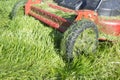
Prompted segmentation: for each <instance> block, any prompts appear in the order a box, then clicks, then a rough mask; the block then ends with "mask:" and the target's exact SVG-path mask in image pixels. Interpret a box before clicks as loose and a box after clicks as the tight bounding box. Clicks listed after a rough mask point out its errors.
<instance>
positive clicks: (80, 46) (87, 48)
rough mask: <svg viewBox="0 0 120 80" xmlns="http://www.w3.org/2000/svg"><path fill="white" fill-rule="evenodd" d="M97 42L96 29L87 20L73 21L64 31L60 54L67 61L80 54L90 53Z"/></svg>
mask: <svg viewBox="0 0 120 80" xmlns="http://www.w3.org/2000/svg"><path fill="white" fill-rule="evenodd" d="M97 44H98V29H97V27H96V25H95V24H94V23H93V22H92V21H89V20H82V21H78V22H76V23H74V24H73V25H72V26H70V28H69V29H68V30H67V31H66V32H65V33H64V37H63V39H62V42H61V54H62V57H63V59H65V61H67V62H69V61H71V60H73V58H74V57H77V56H78V55H80V54H88V53H92V52H94V51H95V50H96V48H97Z"/></svg>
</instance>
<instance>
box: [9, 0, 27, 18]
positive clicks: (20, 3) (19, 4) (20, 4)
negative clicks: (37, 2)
mask: <svg viewBox="0 0 120 80" xmlns="http://www.w3.org/2000/svg"><path fill="white" fill-rule="evenodd" d="M26 2H27V0H19V1H18V2H16V3H15V5H14V6H13V9H12V11H11V13H10V15H9V17H10V19H13V18H14V17H15V16H16V14H17V12H18V10H19V9H20V8H21V7H23V6H25V3H26Z"/></svg>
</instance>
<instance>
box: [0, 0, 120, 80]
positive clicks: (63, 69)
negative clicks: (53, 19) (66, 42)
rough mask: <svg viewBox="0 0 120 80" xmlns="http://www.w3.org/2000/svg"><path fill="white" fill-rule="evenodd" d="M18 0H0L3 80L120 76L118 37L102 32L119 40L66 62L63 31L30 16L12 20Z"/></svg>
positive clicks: (112, 79)
mask: <svg viewBox="0 0 120 80" xmlns="http://www.w3.org/2000/svg"><path fill="white" fill-rule="evenodd" d="M16 1H17V0H1V1H0V80H43V79H45V80H56V79H58V80H93V79H95V80H98V79H100V80H119V79H120V76H119V75H120V63H119V62H120V42H119V40H120V38H119V37H113V36H108V35H104V34H100V36H102V37H107V38H108V39H110V40H118V42H116V43H114V44H111V43H107V42H106V43H101V44H99V48H98V50H97V52H96V53H93V54H89V55H82V56H80V58H79V59H75V60H74V61H73V62H72V63H69V64H67V63H64V61H63V60H62V58H61V56H60V55H59V54H60V47H59V44H60V40H61V37H62V35H63V34H61V33H60V32H58V31H56V30H54V29H52V28H50V27H48V26H47V25H45V24H43V23H41V22H39V21H38V20H36V19H34V18H32V17H30V16H24V15H18V16H17V17H16V18H15V19H13V20H10V19H9V17H8V16H9V13H10V11H11V10H12V7H13V5H14V4H15V2H16ZM66 16H67V15H66Z"/></svg>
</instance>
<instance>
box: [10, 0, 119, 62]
mask: <svg viewBox="0 0 120 80" xmlns="http://www.w3.org/2000/svg"><path fill="white" fill-rule="evenodd" d="M54 2H55V3H50V2H46V1H42V0H20V1H19V2H17V3H16V4H15V5H14V7H13V10H12V12H11V14H10V16H11V18H14V16H15V15H16V13H17V10H18V9H19V7H21V6H24V11H25V14H26V15H29V16H32V17H34V18H35V19H37V20H40V21H41V22H43V23H45V24H47V25H49V26H51V27H53V28H55V29H57V30H59V31H60V32H64V37H63V39H62V41H61V54H62V56H63V57H64V58H65V59H66V60H67V61H70V60H72V59H73V58H74V57H75V56H77V55H79V54H83V53H85V54H86V53H92V52H94V51H95V50H96V48H97V46H98V42H99V40H102V39H100V38H99V31H101V32H104V33H106V34H109V35H113V36H118V37H119V36H120V20H117V19H105V18H101V17H100V16H105V17H106V16H119V15H120V5H119V4H120V0H114V1H113V0H54ZM44 3H47V5H48V7H49V8H53V9H55V10H59V11H63V12H64V13H72V16H74V18H72V20H69V19H66V18H63V17H62V16H59V15H56V14H54V13H51V12H49V11H48V10H44V9H42V8H41V7H39V6H38V4H40V5H41V4H44ZM69 18H71V16H70V17H69ZM97 26H98V27H97Z"/></svg>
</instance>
